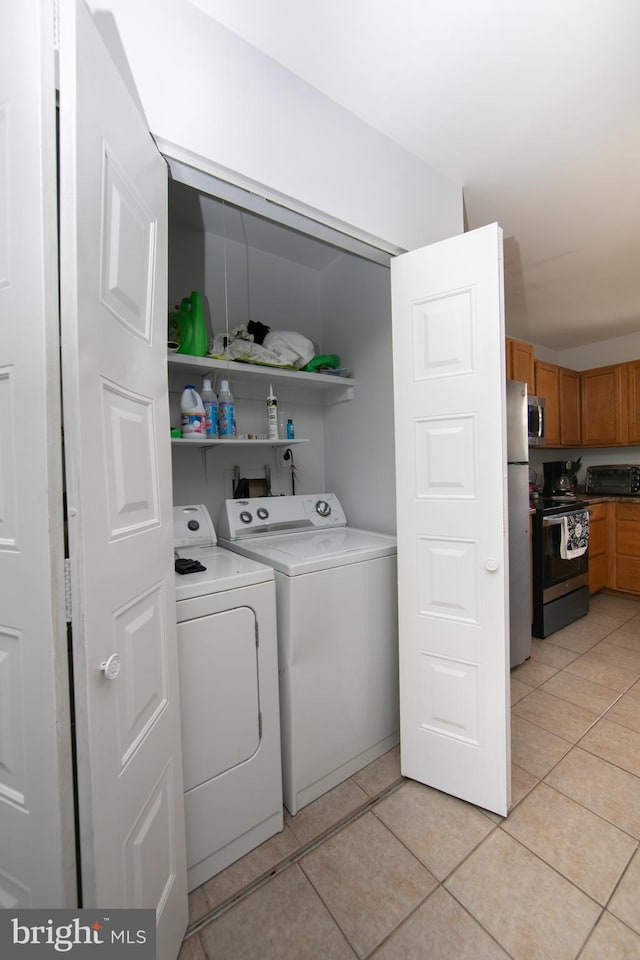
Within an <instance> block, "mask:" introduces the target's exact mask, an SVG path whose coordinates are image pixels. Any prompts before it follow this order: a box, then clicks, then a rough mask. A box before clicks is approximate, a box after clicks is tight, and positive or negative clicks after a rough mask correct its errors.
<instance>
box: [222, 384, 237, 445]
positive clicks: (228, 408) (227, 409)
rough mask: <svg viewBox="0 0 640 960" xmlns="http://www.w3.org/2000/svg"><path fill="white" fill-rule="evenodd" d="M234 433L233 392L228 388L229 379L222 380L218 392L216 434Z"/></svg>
mask: <svg viewBox="0 0 640 960" xmlns="http://www.w3.org/2000/svg"><path fill="white" fill-rule="evenodd" d="M235 435H236V408H235V406H234V403H233V394H232V393H231V390H230V389H229V381H228V380H223V381H222V383H221V384H220V392H219V393H218V436H219V437H226V438H229V437H235Z"/></svg>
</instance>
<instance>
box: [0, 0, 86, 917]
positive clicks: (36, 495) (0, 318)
mask: <svg viewBox="0 0 640 960" xmlns="http://www.w3.org/2000/svg"><path fill="white" fill-rule="evenodd" d="M55 138H56V130H55V74H54V52H53V13H52V11H51V9H50V8H49V5H48V4H44V3H41V2H39V0H3V2H2V3H1V4H0V358H1V359H0V584H1V586H0V907H3V908H6V909H14V908H16V907H48V908H55V907H65V906H74V905H75V903H76V899H75V897H76V891H75V845H74V834H73V830H74V823H73V780H72V775H71V735H70V723H69V708H68V681H67V666H66V664H67V656H66V645H67V643H66V626H65V619H64V579H63V561H64V538H63V514H62V470H61V463H62V459H61V431H60V375H59V363H58V353H59V344H58V261H57V214H56V139H55Z"/></svg>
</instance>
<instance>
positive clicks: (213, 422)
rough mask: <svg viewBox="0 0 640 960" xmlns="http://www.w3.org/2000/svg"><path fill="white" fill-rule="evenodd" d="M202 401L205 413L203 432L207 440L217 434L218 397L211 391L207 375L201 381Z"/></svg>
mask: <svg viewBox="0 0 640 960" xmlns="http://www.w3.org/2000/svg"><path fill="white" fill-rule="evenodd" d="M202 403H203V405H204V414H205V434H206V437H207V440H213V439H215V438H216V437H217V436H218V398H217V397H216V395H215V393H214V392H213V387H212V386H211V380H209V379H208V377H205V379H204V380H203V381H202Z"/></svg>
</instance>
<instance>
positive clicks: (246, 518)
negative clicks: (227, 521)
mask: <svg viewBox="0 0 640 960" xmlns="http://www.w3.org/2000/svg"><path fill="white" fill-rule="evenodd" d="M240 519H241V520H242V522H243V523H251V521H252V520H253V517H252V516H251V514H250V513H249V511H248V510H243V511H242V513H241V514H240Z"/></svg>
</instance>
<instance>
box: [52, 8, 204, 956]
mask: <svg viewBox="0 0 640 960" xmlns="http://www.w3.org/2000/svg"><path fill="white" fill-rule="evenodd" d="M60 123H61V278H62V279H61V282H62V288H61V290H62V299H61V305H62V307H61V310H62V373H63V401H64V419H65V455H66V467H67V506H68V517H69V522H68V527H69V543H70V555H71V566H72V599H73V650H74V669H75V692H76V739H77V748H78V771H79V784H78V790H79V805H80V849H81V853H82V882H83V896H84V904H85V906H91V905H100V906H116V907H117V906H128V907H154V908H155V909H156V912H157V924H158V934H157V942H158V953H157V956H158V958H159V960H173V958H174V957H175V956H176V955H177V952H178V949H179V945H180V940H181V938H182V935H183V933H184V930H185V927H186V923H187V895H186V857H185V839H184V813H183V795H182V761H181V750H180V729H179V703H178V663H177V639H176V623H175V596H174V574H173V511H172V496H171V463H170V440H169V409H168V391H167V363H166V340H167V302H166V286H167V170H166V165H165V162H164V160H163V159H162V157H161V156H160V154H159V153H158V151H157V149H156V147H155V145H154V143H153V141H152V139H151V136H150V135H149V132H148V130H147V127H146V123H145V121H144V118H143V117H142V116H141V115H140V113H139V112H138V110H137V108H136V106H135V105H134V103H133V101H132V99H131V97H130V96H129V93H128V91H127V90H126V87H125V85H124V83H123V82H122V79H121V77H120V75H119V74H118V72H117V70H116V68H115V66H114V64H113V63H112V61H111V60H110V58H109V56H108V53H107V50H106V48H105V46H104V45H103V43H102V41H101V38H100V36H99V34H98V31H97V29H96V27H95V24H94V23H93V21H92V18H91V16H90V14H89V12H88V10H87V9H86V7H85V6H84V4H83V3H82V2H75V0H63V3H62V5H61V23H60ZM114 657H117V658H119V664H120V670H119V673H117V675H115V673H116V671H115V669H114V671H113V672H114V675H113V677H112V678H111V679H110V671H109V670H108V668H107V669H103V667H102V665H103V664H110V665H111V666H113V665H114V664H115V663H116V661H115V660H114V659H112V658H114Z"/></svg>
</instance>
